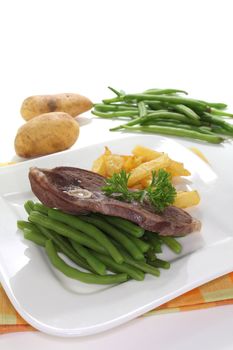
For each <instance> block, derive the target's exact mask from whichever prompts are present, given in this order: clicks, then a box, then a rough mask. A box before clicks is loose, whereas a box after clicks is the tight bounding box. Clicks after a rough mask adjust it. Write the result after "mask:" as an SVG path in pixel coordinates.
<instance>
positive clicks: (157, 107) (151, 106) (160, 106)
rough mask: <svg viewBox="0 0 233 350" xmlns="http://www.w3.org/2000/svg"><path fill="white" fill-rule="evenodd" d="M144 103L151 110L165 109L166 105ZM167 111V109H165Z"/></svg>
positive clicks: (157, 102)
mask: <svg viewBox="0 0 233 350" xmlns="http://www.w3.org/2000/svg"><path fill="white" fill-rule="evenodd" d="M144 103H145V104H146V105H147V106H148V107H149V108H150V109H152V110H158V109H163V110H164V109H165V107H166V104H164V103H161V102H159V101H144ZM166 110H167V107H166Z"/></svg>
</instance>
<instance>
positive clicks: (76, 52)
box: [0, 0, 233, 350]
mask: <svg viewBox="0 0 233 350" xmlns="http://www.w3.org/2000/svg"><path fill="white" fill-rule="evenodd" d="M232 6H233V4H232V1H230V0H228V1H227V0H221V1H214V0H212V1H209V0H202V1H200V0H195V1H192V0H190V1H188V0H184V1H183V0H173V1H172V0H170V1H168V0H163V1H161V0H160V1H157V0H154V1H152V0H151V1H150V0H143V1H137V0H134V1H130V0H124V1H123V0H118V1H111V0H108V1H105V0H99V1H95V0H93V1H91V0H85V1H79V0H76V1H75V0H66V1H64V0H47V1H45V0H39V1H37V0H34V1H33V0H31V1H30V0H29V1H26V0H20V1H17V0H15V1H13V0H7V1H5V2H4V1H2V2H1V3H0V45H1V46H0V63H1V64H0V103H1V109H0V111H1V115H0V118H1V127H0V162H4V161H9V160H11V159H14V154H15V153H14V137H15V134H16V131H17V128H18V127H19V126H20V125H21V124H23V122H24V121H23V119H22V118H21V117H20V113H19V110H20V105H21V103H22V100H23V99H24V98H25V97H27V96H29V95H34V94H46V93H57V92H78V93H81V94H83V95H87V96H88V97H90V98H91V99H92V100H93V101H94V102H97V101H99V100H100V99H102V98H103V97H107V96H110V94H109V92H108V91H107V86H108V85H111V86H113V87H116V88H120V89H121V88H122V89H124V90H126V91H127V92H138V91H143V90H145V89H147V88H152V87H159V88H160V87H161V88H163V87H164V88H165V87H172V88H181V89H185V90H188V91H189V92H190V94H191V95H192V96H193V97H197V98H201V99H209V100H213V101H216V100H217V101H223V102H227V103H228V104H229V105H231V106H232V107H233V103H232V97H233V91H232V90H233V89H232V81H233V70H232V66H233V51H232V33H233V19H232V13H233V12H232ZM87 117H88V118H89V114H87ZM86 123H87V121H85V119H83V120H82V123H81V124H83V126H82V127H81V136H80V139H79V141H78V142H77V144H76V145H75V147H79V146H80V145H83V144H87V143H91V142H97V141H102V138H103V137H106V138H110V137H112V135H111V134H110V133H108V131H107V128H105V129H104V130H103V128H104V123H99V124H98V121H97V120H95V121H92V122H90V123H89V124H86ZM84 124H86V125H84ZM114 137H117V136H115V134H114ZM232 311H233V307H232V306H227V307H220V308H215V309H211V310H199V311H194V312H189V313H179V314H172V315H163V316H153V317H150V318H146V319H139V320H135V321H133V322H130V323H129V324H127V325H124V326H121V327H119V328H117V329H115V330H112V331H109V332H107V333H104V334H100V335H97V336H94V337H89V338H83V339H62V340H61V339H57V338H53V337H49V336H46V335H43V334H39V333H30V334H26V333H23V334H11V335H3V336H1V337H0V346H1V348H2V349H5V350H9V349H14V348H16V347H17V348H18V349H21V347H22V348H24V349H27V348H32V347H33V348H34V349H37V348H38V349H40V348H42V347H43V349H44V350H47V349H53V348H56V349H67V350H69V349H74V348H78V349H81V350H82V349H103V350H105V349H109V348H111V349H119V348H122V349H135V350H137V349H141V348H142V347H145V346H148V347H149V346H150V347H153V348H154V347H156V348H158V349H172V348H173V349H180V350H181V349H187V348H189V349H206V348H209V347H211V349H212V350H214V349H221V350H225V349H233V335H232V331H231V327H232V326H231V325H232Z"/></svg>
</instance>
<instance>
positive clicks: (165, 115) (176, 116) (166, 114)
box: [146, 105, 201, 125]
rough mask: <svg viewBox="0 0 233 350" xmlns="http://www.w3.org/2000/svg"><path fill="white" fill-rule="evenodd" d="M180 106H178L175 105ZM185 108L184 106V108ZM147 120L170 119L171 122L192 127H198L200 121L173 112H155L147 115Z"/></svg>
mask: <svg viewBox="0 0 233 350" xmlns="http://www.w3.org/2000/svg"><path fill="white" fill-rule="evenodd" d="M177 106H180V105H177ZM185 107H186V106H185ZM146 118H148V119H151V120H153V119H154V118H155V119H157V118H161V119H172V120H177V121H180V122H184V123H188V124H193V125H200V124H201V123H200V121H199V119H197V118H191V117H188V116H186V115H184V114H181V113H175V112H169V111H156V112H154V113H150V114H148V116H147V117H146Z"/></svg>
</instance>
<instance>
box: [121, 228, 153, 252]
mask: <svg viewBox="0 0 233 350" xmlns="http://www.w3.org/2000/svg"><path fill="white" fill-rule="evenodd" d="M125 235H126V236H127V237H128V238H129V239H130V240H131V241H132V242H133V243H134V244H135V245H136V246H137V247H138V249H139V250H140V251H141V252H142V253H146V252H147V251H148V249H149V248H150V245H149V244H148V243H147V242H145V241H143V240H142V239H141V238H137V237H134V236H132V235H130V234H129V233H127V232H126V233H125Z"/></svg>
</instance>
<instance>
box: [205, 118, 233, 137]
mask: <svg viewBox="0 0 233 350" xmlns="http://www.w3.org/2000/svg"><path fill="white" fill-rule="evenodd" d="M202 120H204V121H207V122H209V123H211V124H214V125H219V126H221V127H222V128H223V129H225V130H227V131H229V132H230V133H231V135H233V125H231V124H228V123H226V122H225V121H224V120H223V119H222V118H220V117H218V116H216V115H211V114H210V113H206V112H205V113H204V115H202Z"/></svg>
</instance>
